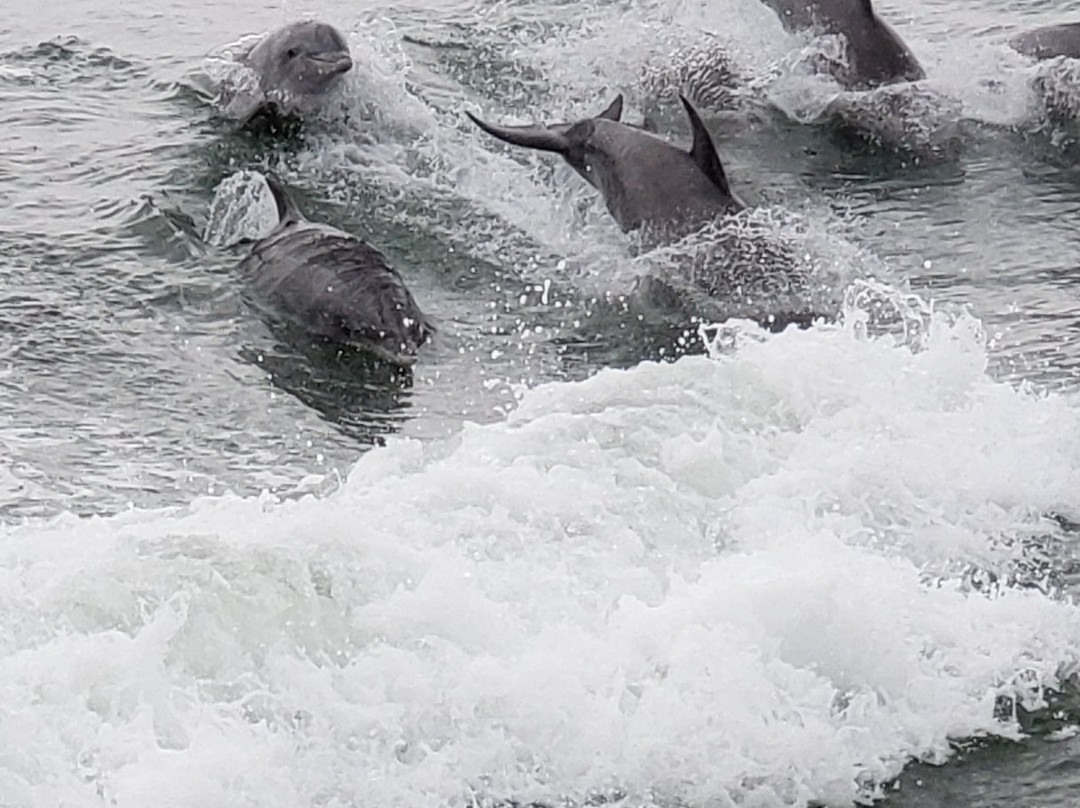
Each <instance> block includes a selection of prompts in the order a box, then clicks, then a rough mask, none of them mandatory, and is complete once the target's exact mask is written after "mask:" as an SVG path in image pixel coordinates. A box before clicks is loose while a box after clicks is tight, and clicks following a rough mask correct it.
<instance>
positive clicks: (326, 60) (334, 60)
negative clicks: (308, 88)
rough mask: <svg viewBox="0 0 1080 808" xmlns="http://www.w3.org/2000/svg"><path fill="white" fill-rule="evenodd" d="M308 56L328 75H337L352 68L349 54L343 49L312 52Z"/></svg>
mask: <svg viewBox="0 0 1080 808" xmlns="http://www.w3.org/2000/svg"><path fill="white" fill-rule="evenodd" d="M308 58H310V59H311V60H312V61H313V62H315V63H316V64H317V65H318V66H319V68H320V69H321V70H322V71H323V72H325V73H326V74H327V75H330V76H338V75H340V74H342V73H348V72H349V71H350V70H352V66H353V61H352V59H351V58H350V57H349V54H347V53H345V52H343V51H331V52H330V53H313V54H311V56H310V57H308Z"/></svg>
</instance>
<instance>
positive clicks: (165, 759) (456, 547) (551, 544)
mask: <svg viewBox="0 0 1080 808" xmlns="http://www.w3.org/2000/svg"><path fill="white" fill-rule="evenodd" d="M925 326H926V328H925V329H924V330H923V334H922V335H921V336H919V337H913V338H912V339H911V340H909V342H908V343H907V344H905V342H904V341H903V339H900V338H897V337H895V336H891V335H883V336H878V337H871V336H867V322H866V318H865V316H861V314H860V312H858V311H849V312H848V316H847V318H846V320H845V324H844V325H842V326H824V325H822V326H818V327H815V328H813V329H811V330H809V331H804V332H798V331H795V330H793V329H792V330H789V331H787V332H785V333H783V334H780V335H766V334H764V333H763V332H760V331H758V330H757V329H756V328H755V327H753V326H750V325H746V326H744V327H742V328H738V327H734V326H729V327H728V328H726V329H725V330H723V331H722V332H721V333H719V334H714V335H713V336H714V338H715V339H714V342H713V355H712V356H711V357H685V358H682V359H680V360H678V361H676V362H673V363H670V364H654V363H644V364H641V365H639V366H638V367H635V368H633V369H630V370H624V371H620V370H605V371H600V372H599V373H597V374H596V375H595V376H594V377H593V378H591V379H589V380H587V381H584V382H580V383H554V384H548V385H543V386H541V387H538V388H536V389H533V390H529V391H526V392H524V393H523V395H522V398H521V402H520V406H519V407H518V408H517V409H516V410H515V411H514V412H513V413H512V414H511V415H510V416H509V417H508V418H507V419H506V420H505V421H503V422H498V423H493V424H489V425H486V426H469V425H466V426H465V428H464V429H463V430H462V431H461V433H460V434H459V435H457V436H455V437H452V438H449V439H446V440H442V441H432V442H427V443H424V442H420V441H416V440H408V439H399V440H394V441H391V442H390V444H389V445H388V446H386V447H385V448H382V449H377V450H373V451H371V452H370V453H368V454H367V455H365V456H364V457H363V458H362V459H361V460H360V461H359V462H358V463H357V464H356V466H355V468H354V469H353V470H352V472H351V473H350V474H349V476H348V478H347V479H345V480H342V481H341V483H340V485H339V487H338V488H337V490H335V491H333V492H332V493H330V494H328V495H326V496H322V497H319V496H306V497H303V498H300V499H295V500H288V501H279V500H277V499H276V498H274V497H273V496H270V495H266V496H263V497H250V498H238V497H225V498H203V499H200V500H197V501H195V502H194V503H192V505H191V506H190V507H187V508H183V509H179V510H173V511H142V512H133V513H129V514H124V515H119V516H115V517H108V518H95V519H90V520H78V519H73V518H61V519H58V520H56V521H54V522H53V523H51V524H50V525H48V526H43V525H29V526H25V527H9V528H5V529H4V533H3V541H2V545H0V546H2V548H3V550H2V556H0V558H2V573H3V577H2V580H0V591H2V592H3V593H4V594H3V597H2V599H0V617H2V624H3V625H4V626H5V631H4V637H3V642H4V647H5V652H4V655H3V658H2V661H0V681H3V682H4V683H5V685H4V691H5V697H4V712H3V714H2V720H3V723H4V726H5V731H4V733H3V734H2V739H0V759H3V760H4V761H5V765H4V767H3V768H2V769H0V792H2V793H3V794H4V795H5V802H6V803H7V804H9V805H14V806H37V805H44V804H58V803H72V804H88V803H89V802H95V803H96V802H97V801H98V800H103V801H105V802H108V803H110V804H115V805H118V806H140V805H145V804H146V802H147V800H153V799H154V798H155V795H160V794H163V793H167V794H169V795H171V798H172V799H171V804H174V805H179V806H192V808H194V806H199V805H206V804H207V803H225V804H251V805H255V804H257V805H265V806H290V805H297V804H301V803H304V804H306V803H307V802H309V801H314V802H316V803H319V804H328V805H346V804H347V805H354V804H355V805H393V806H407V805H417V804H431V805H466V804H498V803H500V802H503V801H506V800H511V799H512V800H515V801H520V802H525V801H530V800H538V801H543V802H548V803H550V802H557V801H560V800H563V799H571V800H574V801H578V802H580V801H582V800H589V799H592V800H597V799H601V800H605V799H606V800H626V801H627V802H626V803H625V804H628V805H670V804H689V805H696V804H703V803H710V804H712V803H715V804H724V805H735V804H740V805H762V806H765V805H778V804H802V803H805V802H809V801H822V802H825V803H828V804H837V805H839V804H847V803H849V802H850V801H852V800H856V799H865V798H868V797H873V796H875V795H879V794H880V793H881V789H882V788H883V787H884V786H885V785H886V784H887V783H888V782H889V780H890V778H892V777H894V776H896V775H897V774H898V773H899V772H900V770H901V768H902V766H903V765H904V764H905V762H907V761H908V760H909V759H911V758H920V759H924V760H939V761H940V760H944V759H945V758H946V757H947V756H948V754H949V753H950V743H949V741H950V739H962V738H970V737H978V736H982V735H987V734H990V735H1002V736H1006V737H1012V736H1015V735H1016V734H1017V733H1018V731H1019V730H1018V726H1017V724H1016V711H1017V710H1027V711H1037V710H1039V709H1041V708H1043V707H1045V703H1044V702H1043V693H1044V689H1046V688H1056V687H1060V686H1061V684H1062V682H1063V680H1064V679H1065V678H1066V677H1068V676H1069V675H1071V674H1072V673H1073V671H1075V666H1076V664H1077V661H1078V654H1080V613H1078V611H1077V609H1076V607H1075V606H1073V605H1072V604H1071V603H1069V602H1067V601H1065V600H1062V599H1059V598H1057V597H1055V596H1054V583H1053V581H1052V580H1050V579H1049V578H1047V577H1046V576H1045V569H1046V568H1047V565H1051V566H1052V563H1053V555H1054V550H1053V546H1054V542H1055V541H1057V540H1058V539H1059V538H1060V535H1059V534H1060V528H1059V526H1058V523H1057V522H1055V521H1054V520H1053V519H1052V518H1051V515H1052V514H1059V515H1060V514H1063V512H1064V513H1068V511H1067V509H1068V508H1069V504H1070V501H1071V498H1072V495H1073V492H1074V491H1076V490H1077V485H1078V484H1080V479H1078V474H1080V472H1078V471H1077V470H1078V469H1080V457H1078V456H1077V454H1078V452H1080V447H1078V446H1077V444H1076V443H1075V442H1074V441H1062V440H1061V439H1060V436H1061V434H1063V433H1071V432H1072V431H1073V430H1076V429H1077V428H1080V411H1078V409H1077V406H1076V401H1075V399H1074V398H1070V397H1066V396H1056V395H1050V396H1048V395H1038V394H1035V393H1033V392H1030V391H1024V390H1018V389H1016V388H1014V387H1012V386H1009V385H1006V384H1002V383H999V382H995V381H993V380H992V379H990V378H989V377H988V376H987V374H986V353H985V349H984V346H983V336H982V333H981V330H980V328H979V324H978V323H977V321H975V320H973V319H971V318H970V317H968V316H966V315H963V316H956V317H946V316H945V315H942V314H937V315H933V316H932V318H930V319H928V320H927V321H926V323H925ZM1074 515H1075V514H1074ZM993 582H996V583H993ZM1006 582H1011V583H1013V584H1015V585H1005V584H1006ZM1002 705H1005V706H1006V709H1005V710H1004V711H1003V709H1002ZM1010 705H1011V706H1010Z"/></svg>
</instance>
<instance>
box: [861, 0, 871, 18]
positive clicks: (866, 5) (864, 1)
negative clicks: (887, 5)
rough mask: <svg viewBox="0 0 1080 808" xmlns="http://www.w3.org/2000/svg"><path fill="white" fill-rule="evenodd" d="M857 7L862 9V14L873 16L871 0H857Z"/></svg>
mask: <svg viewBox="0 0 1080 808" xmlns="http://www.w3.org/2000/svg"><path fill="white" fill-rule="evenodd" d="M859 7H860V8H861V9H862V12H863V14H865V15H866V16H867V17H873V16H874V4H873V3H872V2H871V0H859Z"/></svg>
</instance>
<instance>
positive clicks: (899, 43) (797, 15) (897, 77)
mask: <svg viewBox="0 0 1080 808" xmlns="http://www.w3.org/2000/svg"><path fill="white" fill-rule="evenodd" d="M762 2H763V3H765V5H767V6H768V7H769V8H771V9H772V10H773V11H775V12H776V14H777V16H779V17H780V21H781V23H783V26H784V28H785V29H786V30H787V31H789V32H792V33H799V32H802V31H811V32H813V33H815V34H817V35H823V34H839V35H841V36H842V37H843V38H844V40H845V48H844V49H845V56H846V64H830V67H829V69H830V72H831V73H832V75H833V76H834V77H835V78H836V80H837V81H838V82H840V84H842V85H843V86H844V87H845V88H847V89H849V90H869V89H873V88H874V87H880V86H882V85H885V84H897V83H899V82H902V81H918V80H919V79H922V78H925V77H926V73H925V72H924V71H923V69H922V66H921V65H920V64H919V62H918V60H917V59H916V58H915V55H914V54H913V53H912V52H911V51H910V50H909V49H908V46H907V45H906V44H904V41H903V40H902V39H900V37H899V35H898V34H897V33H896V32H895V31H894V30H893V29H892V28H891V27H890V26H889V24H888V23H886V22H885V21H884V20H882V19H881V18H880V17H879V16H878V15H877V14H876V13H874V7H873V4H872V3H871V0H762Z"/></svg>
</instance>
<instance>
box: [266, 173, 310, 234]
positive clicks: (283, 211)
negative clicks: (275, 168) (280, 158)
mask: <svg viewBox="0 0 1080 808" xmlns="http://www.w3.org/2000/svg"><path fill="white" fill-rule="evenodd" d="M263 176H264V178H265V179H266V185H267V187H268V188H270V193H272V194H273V195H274V204H276V205H277V210H278V221H279V223H280V224H288V223H289V222H302V221H304V214H303V213H301V212H300V208H298V207H296V203H295V202H294V201H293V199H292V197H291V196H289V192H288V191H287V190H285V185H284V184H283V183H282V182H281V180H280V179H278V176H277V174H275V173H274V172H272V171H267V172H266V174H264V175H263Z"/></svg>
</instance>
